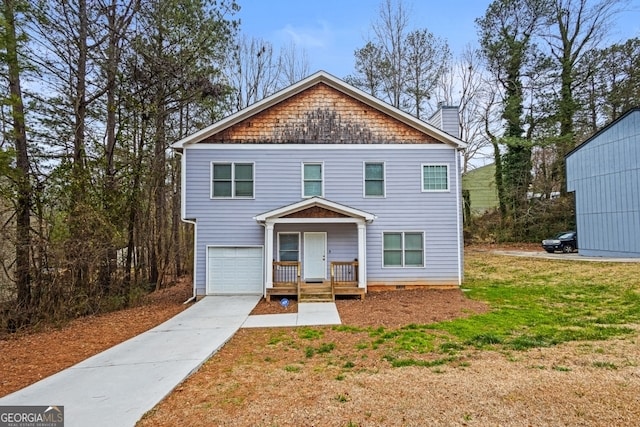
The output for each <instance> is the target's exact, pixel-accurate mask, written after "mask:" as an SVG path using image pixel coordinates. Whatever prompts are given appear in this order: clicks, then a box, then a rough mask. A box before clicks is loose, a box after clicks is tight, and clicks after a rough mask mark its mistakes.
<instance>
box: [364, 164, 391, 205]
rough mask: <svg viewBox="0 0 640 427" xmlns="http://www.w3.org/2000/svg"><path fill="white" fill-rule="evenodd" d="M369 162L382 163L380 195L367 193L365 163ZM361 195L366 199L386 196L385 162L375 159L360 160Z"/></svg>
mask: <svg viewBox="0 0 640 427" xmlns="http://www.w3.org/2000/svg"><path fill="white" fill-rule="evenodd" d="M369 164H380V165H382V194H381V195H368V194H367V165H369ZM362 197H363V198H366V199H384V198H386V197H387V164H386V163H385V162H375V161H365V162H362Z"/></svg>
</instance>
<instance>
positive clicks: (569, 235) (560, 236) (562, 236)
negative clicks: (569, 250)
mask: <svg viewBox="0 0 640 427" xmlns="http://www.w3.org/2000/svg"><path fill="white" fill-rule="evenodd" d="M572 238H573V233H560V234H558V235H557V236H556V239H559V240H562V239H572Z"/></svg>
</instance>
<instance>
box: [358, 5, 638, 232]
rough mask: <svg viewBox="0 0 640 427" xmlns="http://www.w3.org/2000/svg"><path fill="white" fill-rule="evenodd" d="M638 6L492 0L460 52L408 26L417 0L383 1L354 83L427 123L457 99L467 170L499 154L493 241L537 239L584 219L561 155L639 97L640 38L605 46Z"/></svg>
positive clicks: (360, 56) (361, 53)
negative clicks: (408, 2)
mask: <svg viewBox="0 0 640 427" xmlns="http://www.w3.org/2000/svg"><path fill="white" fill-rule="evenodd" d="M629 6H630V2H629V1H626V0H494V1H492V2H491V3H490V4H489V5H488V7H487V10H486V12H485V14H484V15H483V16H481V17H478V18H477V19H476V26H477V30H478V43H477V45H476V46H475V47H474V46H468V48H467V49H466V50H465V51H464V52H463V53H462V54H461V55H460V56H459V57H458V58H457V59H455V60H453V59H451V54H450V52H449V48H448V46H447V42H446V40H444V39H440V38H438V37H436V36H434V35H433V34H432V33H431V32H429V30H428V29H426V28H419V27H418V28H413V27H411V26H410V24H409V22H410V16H412V14H411V13H410V11H409V10H408V6H405V5H404V4H403V3H402V2H398V1H395V2H394V1H392V0H384V1H383V3H382V5H381V7H380V10H379V16H378V19H377V20H376V21H375V22H374V23H373V24H372V31H371V34H372V35H371V37H370V39H369V40H367V41H366V42H365V44H364V46H363V47H362V48H360V49H358V50H356V52H355V72H354V74H353V75H351V76H349V77H348V79H347V80H348V81H349V82H350V83H352V84H354V85H356V86H358V87H360V88H361V89H362V90H364V91H367V92H368V93H370V94H372V95H374V96H377V97H379V98H381V99H384V100H386V101H387V102H389V103H390V104H392V105H394V106H396V107H398V108H402V109H404V110H405V111H407V112H409V113H411V114H413V115H416V116H417V117H421V118H423V119H425V118H427V117H428V114H430V113H431V112H433V110H434V108H435V106H436V104H437V103H444V104H447V105H457V106H459V109H460V119H461V120H460V121H461V129H460V130H461V135H462V139H463V140H464V141H466V142H468V144H469V147H468V148H467V150H466V152H465V153H464V161H463V165H464V171H467V170H468V168H469V165H470V164H471V163H472V160H473V159H474V158H475V159H476V160H477V157H478V156H479V155H481V154H484V155H485V156H487V157H489V158H490V160H491V161H493V162H495V170H496V173H495V185H496V190H497V193H498V200H499V206H498V210H497V212H496V213H493V212H492V213H490V215H488V219H489V220H492V219H493V218H497V221H495V223H494V226H493V233H492V234H493V237H494V238H500V239H507V240H530V239H538V238H541V237H543V236H544V235H545V234H547V233H549V232H556V231H557V230H556V229H557V228H563V227H564V228H568V227H574V226H575V224H574V214H573V202H572V200H571V195H567V193H566V175H565V163H564V156H565V155H566V154H567V153H568V152H569V151H570V150H572V149H573V148H574V147H575V146H576V145H577V144H578V143H580V142H582V141H584V140H585V139H586V138H588V137H589V136H590V135H592V134H593V133H595V132H596V131H597V130H598V129H600V128H601V127H602V126H603V125H604V124H606V123H609V122H611V121H612V120H614V119H616V118H617V117H618V116H620V115H621V114H622V113H624V112H625V111H627V110H628V109H629V108H632V107H634V106H638V105H640V73H638V72H637V70H638V66H639V65H640V40H639V39H638V38H631V39H628V40H622V41H620V42H618V43H611V44H608V43H607V40H609V39H610V37H609V36H610V35H611V34H610V31H611V29H612V27H613V25H612V24H613V23H614V22H615V19H616V18H617V17H619V16H620V14H622V13H624V12H625V8H627V7H629ZM452 31H455V29H452ZM552 199H556V200H552ZM469 222H470V223H471V224H474V223H475V222H476V221H469Z"/></svg>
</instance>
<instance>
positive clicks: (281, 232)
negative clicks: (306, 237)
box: [276, 231, 302, 262]
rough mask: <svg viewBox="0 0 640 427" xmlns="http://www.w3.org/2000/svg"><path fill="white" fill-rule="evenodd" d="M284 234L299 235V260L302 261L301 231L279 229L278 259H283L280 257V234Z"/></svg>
mask: <svg viewBox="0 0 640 427" xmlns="http://www.w3.org/2000/svg"><path fill="white" fill-rule="evenodd" d="M282 234H294V235H296V236H298V262H300V256H301V255H302V251H301V249H300V232H299V231H278V244H277V246H276V249H277V251H278V253H277V255H278V256H277V257H276V259H277V260H278V261H282V260H281V259H280V236H281V235H282Z"/></svg>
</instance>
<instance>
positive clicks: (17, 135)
mask: <svg viewBox="0 0 640 427" xmlns="http://www.w3.org/2000/svg"><path fill="white" fill-rule="evenodd" d="M14 7H15V4H14V1H13V0H5V1H4V10H3V13H4V20H5V25H6V35H5V43H6V61H7V64H6V65H7V68H8V74H9V92H10V105H11V113H12V114H11V115H12V119H13V135H12V138H13V140H14V145H15V150H16V175H17V176H16V181H17V187H18V188H17V198H16V199H17V200H16V201H17V212H16V286H17V291H18V292H17V294H18V295H17V297H18V300H17V303H18V309H19V310H22V311H23V312H24V311H25V310H27V309H28V308H29V307H30V306H31V275H30V253H31V213H30V210H31V199H32V188H31V181H30V178H29V169H30V167H29V166H30V162H29V154H28V151H27V131H26V127H25V118H24V104H23V101H22V88H21V85H20V64H19V62H18V41H17V37H16V26H15V24H16V20H15V9H14Z"/></svg>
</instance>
